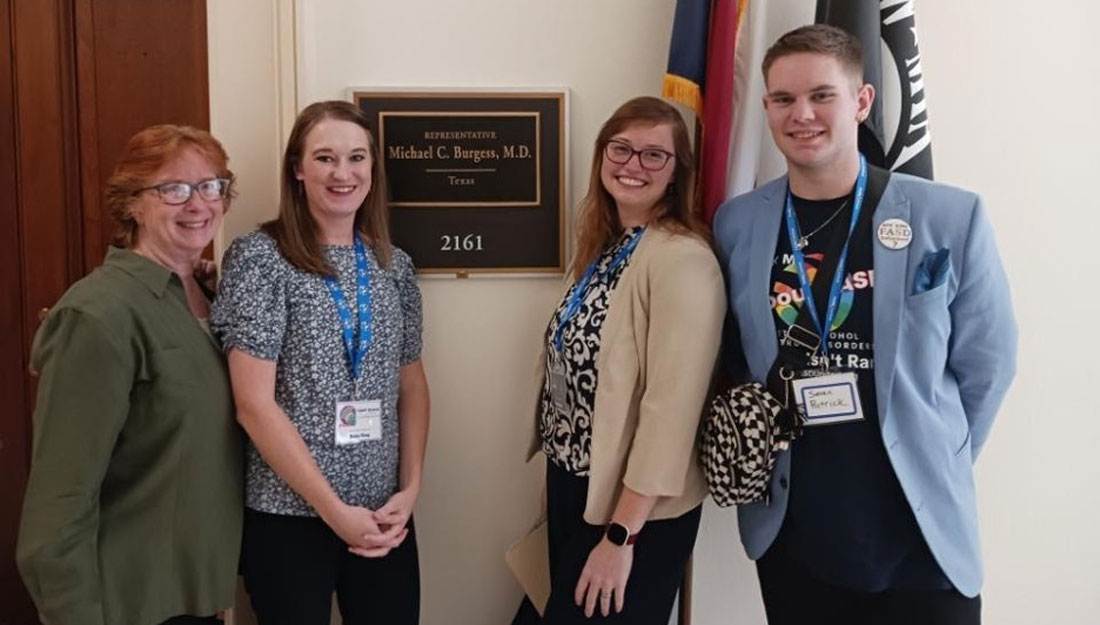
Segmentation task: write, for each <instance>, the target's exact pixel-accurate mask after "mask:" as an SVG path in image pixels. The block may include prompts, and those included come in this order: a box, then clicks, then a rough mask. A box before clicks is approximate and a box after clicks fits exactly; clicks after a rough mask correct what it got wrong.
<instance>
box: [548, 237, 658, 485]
mask: <svg viewBox="0 0 1100 625" xmlns="http://www.w3.org/2000/svg"><path fill="white" fill-rule="evenodd" d="M642 229H643V226H636V227H634V228H628V229H627V230H625V231H624V232H623V234H622V236H621V237H620V238H619V240H618V241H617V242H616V243H615V244H614V245H612V246H611V247H610V248H608V249H607V250H605V251H604V252H603V254H601V255H600V257H599V258H598V259H597V260H596V277H594V278H593V279H592V284H591V285H590V286H589V288H588V292H587V293H585V294H584V301H583V302H582V304H581V306H580V309H579V310H578V311H577V314H576V315H574V316H573V318H572V319H570V320H569V321H568V322H567V323H566V324H565V329H564V331H563V334H562V339H563V348H562V354H563V356H564V357H563V359H562V360H563V363H564V365H565V380H566V391H565V397H566V404H567V406H568V408H569V410H568V413H567V414H564V415H559V414H558V411H557V410H555V409H554V405H553V401H552V400H551V398H550V376H549V375H547V376H546V377H545V378H544V379H543V383H542V394H541V397H540V399H539V415H540V418H539V434H540V435H541V437H542V451H543V453H545V454H546V457H547V458H549V459H550V461H551V462H553V463H554V464H556V465H558V466H559V467H561V468H562V469H565V470H566V471H569V472H570V473H573V474H574V475H582V476H583V475H588V467H589V463H590V461H591V455H592V412H593V409H594V407H595V406H594V405H595V399H596V377H597V372H596V356H597V355H598V354H599V353H600V330H601V328H602V327H603V322H604V318H605V317H607V304H608V301H609V300H610V298H611V293H612V291H614V290H615V285H617V284H618V283H619V276H621V275H622V272H623V269H625V268H626V266H627V265H628V264H630V256H631V255H633V254H632V253H631V255H628V256H627V257H626V259H625V261H624V262H622V263H620V264H619V265H618V266H617V267H610V271H609V270H608V269H609V266H610V265H611V264H612V261H613V260H614V258H615V255H616V254H618V253H619V250H621V249H622V248H623V246H625V245H627V243H628V242H629V241H630V240H631V239H632V238H633V237H634V236H635V235H638V236H640V233H641V231H642ZM577 286H578V285H577V282H574V283H573V286H571V287H570V288H569V290H568V291H567V292H566V293H565V297H564V298H562V301H561V303H560V304H558V307H557V309H556V310H555V311H554V316H553V318H551V320H550V326H549V327H548V328H547V329H546V337H545V338H546V363H545V364H546V370H547V371H550V367H551V355H552V354H553V352H554V349H555V347H554V333H555V332H557V330H558V320H559V319H560V318H561V313H562V311H563V310H565V307H566V306H567V305H568V304H569V299H570V298H571V297H572V296H573V291H574V290H576V288H577Z"/></svg>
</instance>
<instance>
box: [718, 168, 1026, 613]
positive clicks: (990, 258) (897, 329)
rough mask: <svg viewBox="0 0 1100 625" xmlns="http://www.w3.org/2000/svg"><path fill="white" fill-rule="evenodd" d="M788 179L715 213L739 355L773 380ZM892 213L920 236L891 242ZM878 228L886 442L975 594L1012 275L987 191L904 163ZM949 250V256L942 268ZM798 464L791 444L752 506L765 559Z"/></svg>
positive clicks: (1007, 356)
mask: <svg viewBox="0 0 1100 625" xmlns="http://www.w3.org/2000/svg"><path fill="white" fill-rule="evenodd" d="M786 189H787V178H786V177H785V176H784V177H782V178H779V179H777V180H774V181H772V182H770V183H768V184H767V185H765V186H763V187H761V188H759V189H757V190H755V191H753V192H751V193H747V194H745V195H741V196H739V197H736V198H733V199H732V200H728V201H726V202H725V203H724V204H723V205H722V206H721V208H720V209H719V212H718V215H717V217H716V219H715V223H714V233H715V237H716V239H717V242H718V247H719V254H720V259H719V260H720V262H721V264H722V269H723V271H724V272H725V274H726V279H727V286H728V288H729V297H730V314H731V317H732V318H731V324H730V330H731V331H730V334H731V335H733V336H732V337H731V340H730V343H731V346H730V349H728V350H727V354H726V361H727V362H728V363H730V366H731V367H732V368H733V369H734V375H735V376H736V377H735V379H741V380H747V379H753V380H758V381H762V380H764V378H765V377H766V376H767V373H768V370H769V369H770V368H771V365H772V362H773V361H774V360H775V357H776V354H777V353H778V343H777V340H776V330H775V322H774V321H773V317H772V311H771V309H770V307H769V302H768V294H769V292H770V287H771V285H770V284H769V282H770V279H771V265H772V260H773V258H774V256H775V246H776V237H777V236H778V235H779V228H780V225H781V223H782V214H783V204H784V201H785V197H786ZM887 219H901V220H903V221H905V222H906V223H908V224H909V225H910V226H911V227H912V232H913V238H912V242H911V244H910V245H909V246H908V247H906V248H904V249H901V250H892V249H888V248H887V247H886V246H884V245H882V244H881V243H879V241H878V239H877V236H876V233H877V232H878V228H879V225H880V224H881V223H882V222H883V221H885V220H887ZM871 232H872V242H871V245H872V246H873V248H874V271H875V275H874V296H873V297H874V343H875V345H874V358H875V390H876V392H877V396H878V417H879V421H880V424H881V430H882V443H883V445H885V446H886V451H887V454H888V456H889V458H890V463H891V464H892V465H893V467H894V472H895V473H896V474H897V477H898V481H899V482H901V487H902V490H904V492H905V497H906V499H907V500H908V502H909V505H910V506H911V507H912V509H913V513H914V515H915V516H916V519H917V524H918V525H919V526H920V530H921V532H922V533H923V535H924V538H925V540H926V541H927V542H928V546H929V547H930V548H931V551H932V554H933V556H935V558H936V561H937V562H938V563H939V564H940V567H941V568H942V569H943V571H944V573H945V574H946V575H947V577H948V578H949V579H950V580H951V582H952V583H953V584H954V585H955V587H956V588H957V589H958V590H959V591H960V592H961V593H962V594H964V595H966V596H968V597H973V596H975V595H977V594H978V592H979V589H980V588H981V582H982V566H981V553H980V545H979V540H978V515H977V506H976V504H975V498H974V478H973V472H972V466H973V462H974V459H975V458H976V457H977V456H978V452H979V451H980V450H981V448H982V445H983V444H984V443H985V440H986V438H987V437H988V435H989V431H990V428H991V426H992V425H993V419H994V417H995V416H996V414H997V409H998V406H999V405H1000V403H1001V399H1002V398H1003V396H1004V393H1005V391H1006V390H1007V388H1008V386H1009V383H1010V382H1011V380H1012V377H1013V375H1014V374H1015V369H1016V322H1015V319H1014V317H1013V313H1012V301H1011V298H1010V296H1009V288H1008V281H1007V280H1006V278H1005V273H1004V270H1003V268H1002V267H1001V262H1000V258H999V257H998V255H997V249H996V244H995V242H994V238H993V231H992V229H991V227H990V224H989V222H988V220H987V219H986V216H985V212H984V210H983V208H982V202H981V199H980V198H979V197H978V196H977V195H975V194H973V193H970V192H968V191H963V190H960V189H956V188H952V187H948V186H946V185H943V184H938V183H934V182H929V181H927V180H923V179H920V178H915V177H912V176H906V175H904V174H893V175H892V176H891V177H890V181H889V183H888V185H887V186H886V189H885V191H884V192H883V195H882V199H881V201H880V202H879V204H878V208H877V209H876V211H875V214H874V220H873V227H872V230H871ZM941 250H946V251H947V252H946V262H943V263H941V264H940V267H939V270H938V271H936V270H935V267H933V273H934V275H931V276H929V275H928V269H929V266H930V265H931V264H934V263H931V262H930V261H931V259H932V258H934V255H935V253H936V252H938V251H941ZM939 259H940V260H943V253H942V252H941V254H940V257H939ZM922 263H924V267H922V266H921V265H922ZM796 445H797V444H796ZM790 466H791V456H790V451H785V452H782V453H780V455H779V458H778V462H777V464H776V468H775V472H774V474H773V475H772V480H771V484H770V486H769V489H770V492H771V502H770V503H767V504H766V503H763V502H760V503H754V504H749V505H744V506H741V507H740V508H739V510H738V521H739V525H740V531H741V542H742V543H743V544H744V546H745V550H746V552H747V553H748V555H749V557H750V558H752V559H754V560H755V559H757V558H759V557H760V556H762V555H763V554H764V552H765V551H766V550H767V549H768V546H769V545H771V544H772V541H773V540H775V537H776V534H778V532H779V528H780V526H781V525H782V523H783V516H784V514H785V513H786V509H787V492H788V491H787V489H786V488H783V487H781V485H780V483H781V481H782V483H783V484H788V483H789V479H790Z"/></svg>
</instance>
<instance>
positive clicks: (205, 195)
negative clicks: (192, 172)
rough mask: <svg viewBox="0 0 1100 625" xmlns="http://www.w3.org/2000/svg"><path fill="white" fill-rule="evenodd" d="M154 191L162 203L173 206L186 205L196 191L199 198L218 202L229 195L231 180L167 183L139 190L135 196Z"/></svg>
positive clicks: (213, 179) (216, 179)
mask: <svg viewBox="0 0 1100 625" xmlns="http://www.w3.org/2000/svg"><path fill="white" fill-rule="evenodd" d="M153 190H155V191H156V192H157V195H159V196H160V201H162V202H164V203H165V204H170V205H172V206H177V205H179V204H186V203H187V200H190V199H191V194H192V193H194V192H195V191H198V192H199V197H201V198H202V199H204V200H206V201H207V202H217V201H220V200H222V199H224V198H225V196H226V195H228V194H229V180H228V179H226V178H211V179H210V180H203V181H200V182H196V183H195V184H188V183H186V182H165V183H164V184H158V185H153V186H151V187H145V188H144V189H138V190H137V191H134V195H137V194H139V193H144V192H146V191H153Z"/></svg>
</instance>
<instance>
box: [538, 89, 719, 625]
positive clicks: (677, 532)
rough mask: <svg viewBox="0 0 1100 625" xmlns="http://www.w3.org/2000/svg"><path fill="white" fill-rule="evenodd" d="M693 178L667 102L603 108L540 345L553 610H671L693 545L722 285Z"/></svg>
mask: <svg viewBox="0 0 1100 625" xmlns="http://www.w3.org/2000/svg"><path fill="white" fill-rule="evenodd" d="M693 188H694V171H693V164H692V154H691V147H690V145H689V142H688V133H687V128H686V126H685V125H684V121H683V118H681V116H680V114H679V113H678V112H677V111H676V110H675V109H674V108H672V107H671V106H670V105H668V104H667V103H665V102H663V101H662V100H660V99H657V98H650V97H643V98H635V99H633V100H630V101H629V102H627V103H626V104H624V105H622V106H621V107H619V109H618V110H617V111H615V113H614V114H613V115H612V116H611V118H610V119H609V120H607V122H606V123H604V125H603V128H602V129H601V130H600V133H599V136H598V137H597V138H596V145H595V154H594V155H593V159H592V171H591V177H590V179H589V190H588V195H587V196H586V197H585V199H584V201H583V203H582V205H581V207H580V211H579V216H578V220H577V224H578V226H577V244H576V252H575V255H574V257H573V261H572V269H571V278H572V279H571V280H570V282H571V284H570V285H569V287H568V288H567V289H566V291H565V293H564V294H563V297H562V300H561V303H560V305H559V306H558V307H557V310H556V311H555V312H554V315H553V317H552V318H551V320H550V323H549V327H548V328H547V331H546V335H545V347H546V351H545V355H544V357H543V358H542V359H541V362H542V364H543V365H544V367H545V369H544V371H543V375H542V383H541V386H540V393H539V398H538V402H537V410H536V415H535V425H536V427H535V434H534V436H533V441H532V448H531V453H532V455H533V454H534V453H535V452H537V451H542V452H543V453H544V454H545V455H546V457H547V463H546V466H547V477H546V489H547V521H548V526H549V537H550V541H549V542H550V568H551V578H552V590H551V594H550V600H549V602H548V604H547V607H546V610H545V614H544V616H543V620H542V622H543V623H545V624H552V625H561V624H565V623H588V622H590V621H589V617H592V616H596V618H595V620H596V621H597V622H601V623H630V624H632V625H639V624H645V623H661V624H664V623H667V622H668V618H669V613H670V612H671V610H672V604H673V600H674V598H675V595H676V589H677V588H678V586H679V584H680V578H681V575H682V571H683V569H684V563H685V562H686V561H687V559H688V557H689V556H690V554H691V551H692V548H693V547H694V544H695V535H696V533H697V531H698V528H699V514H700V504H701V502H702V501H703V498H704V496H705V495H706V484H705V482H704V480H703V476H702V473H701V471H700V469H699V466H698V462H697V458H696V451H695V438H696V430H697V427H698V424H699V417H700V414H701V411H702V408H703V402H704V398H705V395H706V392H707V387H708V384H709V381H710V376H711V372H712V369H713V367H714V364H715V360H716V358H717V355H718V348H719V342H720V335H721V325H722V319H723V316H724V314H725V293H724V287H723V283H722V274H721V271H720V269H719V267H718V263H717V261H716V260H715V257H714V254H713V253H712V251H711V248H710V245H709V242H708V241H709V233H708V232H707V230H706V227H705V225H704V224H703V223H702V222H701V220H700V219H699V217H698V216H697V215H696V214H695V212H694V211H693V209H692V206H693V203H692V190H693ZM601 617H602V618H601Z"/></svg>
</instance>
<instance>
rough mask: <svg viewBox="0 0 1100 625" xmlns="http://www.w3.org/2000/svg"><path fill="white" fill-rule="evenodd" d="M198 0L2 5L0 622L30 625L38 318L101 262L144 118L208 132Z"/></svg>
mask: <svg viewBox="0 0 1100 625" xmlns="http://www.w3.org/2000/svg"><path fill="white" fill-rule="evenodd" d="M208 101H209V97H208V87H207V55H206V3H205V0H0V293H3V297H0V399H2V400H3V404H2V406H3V409H2V410H0V625H16V624H20V625H22V624H24V623H36V622H37V619H36V617H35V610H34V607H33V605H31V603H30V600H29V599H28V597H27V595H26V592H25V590H24V588H23V585H22V582H21V580H20V579H19V576H18V573H17V571H16V569H15V564H14V549H15V539H16V532H17V528H18V522H19V512H20V508H21V504H22V497H23V489H24V486H25V484H26V478H27V472H28V469H29V466H30V452H31V425H30V415H31V412H32V411H33V403H34V392H35V388H34V380H33V377H32V376H30V375H29V374H28V355H29V349H30V343H31V341H32V340H33V337H34V332H35V330H36V329H37V327H38V322H39V316H40V314H41V312H42V311H43V310H46V309H48V308H49V307H50V306H52V305H53V303H54V302H56V301H57V299H58V298H59V297H60V296H61V294H62V293H64V292H65V289H67V288H68V287H69V285H71V284H72V283H73V282H74V281H75V280H78V279H79V278H81V277H82V276H84V275H85V274H87V273H88V272H89V271H91V270H92V269H93V268H94V267H95V266H97V265H98V264H99V263H100V262H101V261H102V259H103V256H104V253H105V252H106V248H107V245H108V243H109V241H110V238H111V235H112V233H113V226H112V225H111V222H110V218H109V217H108V216H107V215H106V214H105V212H104V210H103V183H104V182H105V181H106V179H107V177H108V176H109V175H110V173H111V170H112V168H113V167H114V163H115V161H116V159H117V157H118V154H119V152H120V151H121V149H122V147H123V145H124V144H125V142H126V140H127V139H128V138H129V137H130V136H131V135H132V134H133V133H134V132H136V131H137V130H140V129H141V128H144V127H145V126H148V125H150V124H155V123H166V122H167V123H177V124H190V125H192V126H197V127H200V128H209V119H210V117H209V104H208Z"/></svg>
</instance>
